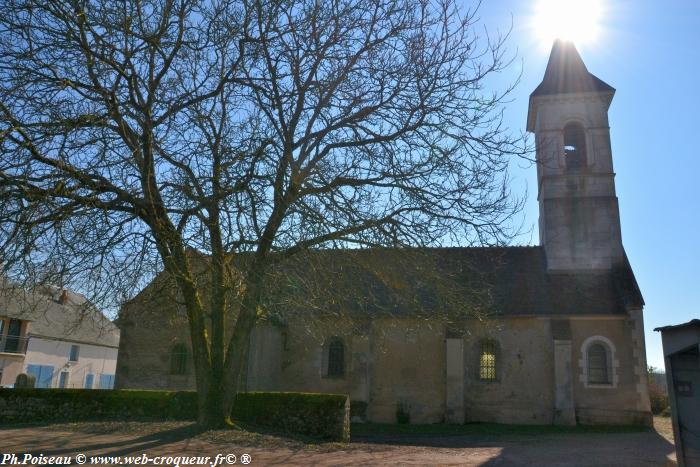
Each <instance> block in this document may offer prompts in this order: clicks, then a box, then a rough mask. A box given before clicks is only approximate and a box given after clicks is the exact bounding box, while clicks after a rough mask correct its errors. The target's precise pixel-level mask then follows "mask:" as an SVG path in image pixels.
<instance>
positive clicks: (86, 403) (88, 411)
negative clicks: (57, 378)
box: [0, 388, 197, 423]
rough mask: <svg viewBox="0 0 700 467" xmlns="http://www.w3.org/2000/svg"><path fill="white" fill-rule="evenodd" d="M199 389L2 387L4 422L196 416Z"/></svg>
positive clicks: (0, 406)
mask: <svg viewBox="0 0 700 467" xmlns="http://www.w3.org/2000/svg"><path fill="white" fill-rule="evenodd" d="M196 418H197V393H195V392H190V391H188V392H175V391H138V390H106V391H102V390H94V389H25V388H22V389H19V388H15V389H6V388H3V389H0V422H2V423H18V422H19V423H21V422H45V421H78V420H96V419H97V420H109V419H112V420H113V419H118V420H131V419H157V420H166V419H170V420H196Z"/></svg>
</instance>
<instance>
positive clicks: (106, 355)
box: [22, 336, 118, 389]
mask: <svg viewBox="0 0 700 467" xmlns="http://www.w3.org/2000/svg"><path fill="white" fill-rule="evenodd" d="M72 345H77V346H79V348H80V351H79V355H78V361H77V362H70V361H69V355H70V349H71V346H72ZM117 354H118V349H116V348H113V347H105V346H98V345H93V344H84V343H78V342H70V341H58V340H50V339H42V338H38V337H34V336H32V337H31V338H30V339H29V344H28V346H27V354H26V357H25V359H24V364H23V369H22V371H23V372H26V371H27V366H28V365H48V366H52V367H53V369H54V370H53V378H52V381H51V387H54V388H57V387H59V375H60V373H61V372H62V371H67V372H68V374H69V376H68V380H67V386H66V387H69V388H83V387H85V378H86V377H87V375H88V374H89V373H91V374H93V375H94V380H93V388H94V389H98V388H99V382H100V376H101V375H114V374H115V373H116V368H117Z"/></svg>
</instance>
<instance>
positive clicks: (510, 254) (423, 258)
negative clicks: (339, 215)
mask: <svg viewBox="0 0 700 467" xmlns="http://www.w3.org/2000/svg"><path fill="white" fill-rule="evenodd" d="M268 287H269V289H268V290H269V291H270V292H269V294H268V296H267V297H266V302H267V303H266V304H265V308H266V309H268V310H272V311H278V312H280V313H281V314H284V313H285V312H289V311H294V310H296V311H302V312H307V311H308V310H311V309H316V310H318V311H319V312H324V311H328V312H341V311H345V312H354V313H360V314H364V315H370V316H371V315H381V314H391V315H425V316H434V315H435V313H439V312H443V311H446V312H449V313H452V312H457V313H459V312H460V311H462V312H471V311H482V312H484V313H488V314H495V315H502V316H523V315H562V314H564V315H566V314H570V315H583V314H617V313H624V312H625V311H626V309H627V308H628V307H635V308H639V307H642V306H643V304H644V301H643V298H642V296H641V293H640V292H639V288H638V287H637V283H636V281H635V279H634V274H633V273H632V270H631V268H630V267H629V264H628V263H627V262H625V264H624V265H621V266H620V267H618V268H615V269H613V270H609V271H592V272H577V273H550V272H548V271H547V265H546V259H545V255H544V250H543V249H542V247H502V248H427V249H408V250H405V249H363V250H324V251H315V252H311V253H308V254H305V255H303V256H299V257H298V258H295V259H293V260H291V261H290V262H288V263H285V266H284V267H282V268H281V269H280V270H278V271H277V272H276V273H275V275H274V276H273V277H272V278H271V280H270V281H269V284H268Z"/></svg>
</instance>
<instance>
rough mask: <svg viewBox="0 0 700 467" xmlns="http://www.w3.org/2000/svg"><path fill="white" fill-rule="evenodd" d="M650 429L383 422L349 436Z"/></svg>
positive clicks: (634, 429) (358, 427)
mask: <svg viewBox="0 0 700 467" xmlns="http://www.w3.org/2000/svg"><path fill="white" fill-rule="evenodd" d="M649 430H651V428H649V427H646V426H639V425H576V426H558V425H502V424H499V423H467V424H466V425H446V424H441V423H436V424H431V425H398V424H383V423H353V424H352V426H351V428H350V433H351V436H361V437H369V436H374V435H433V436H439V435H474V436H481V435H489V436H501V435H502V436H509V435H533V436H535V435H549V434H575V433H639V432H644V431H649Z"/></svg>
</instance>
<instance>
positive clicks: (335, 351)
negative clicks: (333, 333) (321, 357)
mask: <svg viewBox="0 0 700 467" xmlns="http://www.w3.org/2000/svg"><path fill="white" fill-rule="evenodd" d="M326 374H327V375H328V376H329V377H331V378H333V377H339V376H343V375H344V374H345V345H344V344H343V340H342V339H340V338H339V337H333V338H331V340H330V342H329V343H328V371H327V373H326Z"/></svg>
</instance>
